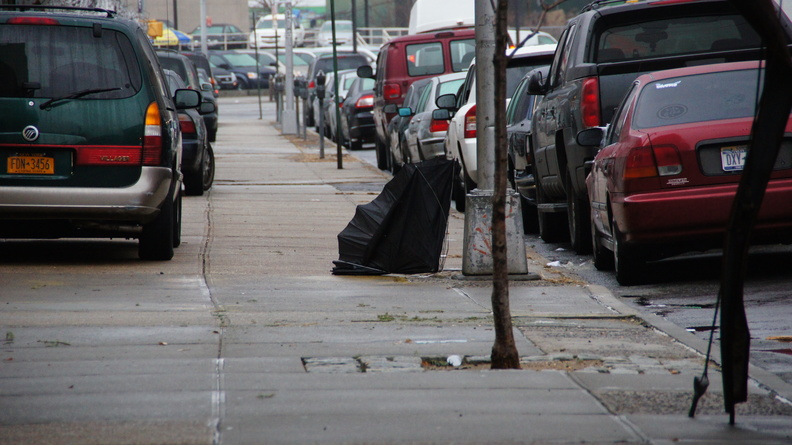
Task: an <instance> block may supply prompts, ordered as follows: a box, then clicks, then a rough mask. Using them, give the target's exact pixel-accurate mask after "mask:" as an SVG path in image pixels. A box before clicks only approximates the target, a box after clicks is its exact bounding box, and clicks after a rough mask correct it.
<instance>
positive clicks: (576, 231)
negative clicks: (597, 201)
mask: <svg viewBox="0 0 792 445" xmlns="http://www.w3.org/2000/svg"><path fill="white" fill-rule="evenodd" d="M571 183H572V182H571V178H569V177H567V223H568V225H569V240H570V241H571V243H572V248H573V249H574V250H575V252H577V253H578V254H581V255H584V254H587V253H589V249H591V239H590V236H591V229H590V228H589V227H588V226H589V223H590V222H591V218H590V216H589V215H590V211H589V205H588V201H587V200H584V199H580V198H578V197H576V196H575V193H574V190H573V189H572V186H571Z"/></svg>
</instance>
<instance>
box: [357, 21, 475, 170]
mask: <svg viewBox="0 0 792 445" xmlns="http://www.w3.org/2000/svg"><path fill="white" fill-rule="evenodd" d="M475 47H476V31H475V30H474V29H472V28H468V29H453V30H444V31H442V32H436V33H435V32H428V33H424V34H414V35H407V36H402V37H396V38H394V39H392V40H390V41H389V42H387V43H385V44H384V45H382V47H381V48H380V51H379V53H378V55H377V63H376V67H377V70H376V73H375V72H374V70H373V69H371V68H370V67H369V68H366V67H362V68H361V69H360V70H359V71H358V75H359V76H360V77H371V78H373V79H375V80H376V83H375V85H374V124H375V128H376V131H377V137H376V139H375V144H376V148H375V149H376V154H377V166H378V167H379V168H380V169H383V170H384V169H387V168H388V166H389V154H390V153H391V152H393V151H394V150H393V149H391V148H390V147H389V146H388V143H389V142H390V137H389V135H388V123H389V122H390V120H391V119H392V118H393V117H394V116H395V115H396V111H397V109H398V107H399V106H401V105H402V104H403V103H404V95H405V94H406V93H407V88H409V86H410V84H412V83H413V82H415V81H416V80H420V79H425V78H427V77H433V76H438V75H440V74H447V73H454V72H460V71H464V70H465V69H467V68H468V66H469V65H470V61H471V60H472V58H473V56H474V54H475ZM388 105H393V106H390V107H388ZM386 107H387V111H386Z"/></svg>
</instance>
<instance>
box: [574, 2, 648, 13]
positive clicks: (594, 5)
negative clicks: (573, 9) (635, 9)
mask: <svg viewBox="0 0 792 445" xmlns="http://www.w3.org/2000/svg"><path fill="white" fill-rule="evenodd" d="M639 1H640V0H594V1H593V2H591V3H589V4H588V5H586V6H584V7H583V9H581V10H580V12H581V13H583V12H588V11H591V10H594V9H599V8H601V7H603V6H611V5H616V4H629V3H638V2H639Z"/></svg>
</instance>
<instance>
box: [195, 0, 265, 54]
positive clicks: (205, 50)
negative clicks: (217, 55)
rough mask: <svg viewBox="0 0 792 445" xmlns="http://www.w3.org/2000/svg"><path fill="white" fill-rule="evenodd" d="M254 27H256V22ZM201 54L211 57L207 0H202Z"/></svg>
mask: <svg viewBox="0 0 792 445" xmlns="http://www.w3.org/2000/svg"><path fill="white" fill-rule="evenodd" d="M253 26H256V23H255V20H254V22H253ZM201 52H202V53H204V54H205V55H206V57H209V47H208V44H207V42H206V0H201Z"/></svg>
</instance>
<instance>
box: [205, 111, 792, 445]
mask: <svg viewBox="0 0 792 445" xmlns="http://www.w3.org/2000/svg"><path fill="white" fill-rule="evenodd" d="M223 100H225V101H230V100H234V101H235V103H240V102H241V103H243V104H245V103H249V104H252V101H253V100H254V99H252V98H233V99H231V98H227V99H221V107H223V106H224V105H223ZM246 101H248V102H246ZM265 107H266V114H265V118H264V119H263V120H256V119H237V120H234V121H229V120H225V121H222V122H221V125H222V126H221V134H222V135H223V136H222V137H221V139H219V140H218V143H217V145H216V147H215V152H216V157H217V175H216V182H215V187H214V188H213V189H212V190H211V192H210V193H209V194H208V196H207V197H206V198H205V199H204V200H202V201H194V202H195V204H193V205H195V206H197V207H195V208H192V209H190V211H191V212H193V213H198V214H200V213H203V214H204V215H205V217H206V221H208V223H207V225H206V229H205V233H204V234H203V235H202V239H203V240H204V248H203V251H202V255H203V256H204V258H205V259H204V273H205V276H206V282H207V284H208V291H209V294H210V299H211V301H212V303H213V306H214V307H213V314H214V316H215V317H216V318H217V320H218V324H219V326H220V328H219V332H220V337H221V338H220V341H219V353H218V357H217V359H216V361H215V362H216V367H215V371H214V373H215V382H216V385H215V388H214V390H213V391H212V400H213V401H214V402H213V405H212V414H211V419H212V420H211V424H212V428H213V429H216V432H215V437H214V441H215V443H223V444H246V443H471V444H473V443H476V444H478V443H677V442H685V443H697V444H698V443H711V444H723V443H734V444H748V443H756V444H760V443H761V444H772V443H779V444H780V443H791V442H792V421H790V420H791V419H792V417H790V416H791V415H792V407H790V406H789V405H788V404H786V403H783V401H782V400H779V398H778V397H776V396H777V395H778V394H777V393H776V392H774V391H772V390H771V389H772V385H766V384H765V385H763V384H762V383H763V382H761V381H755V380H754V381H752V382H751V398H750V401H749V402H748V403H745V404H740V405H739V406H738V415H737V425H736V426H734V427H730V426H729V425H728V415H726V414H724V413H723V412H722V411H723V408H722V400H721V383H720V378H719V377H720V375H719V373H718V371H717V366H712V367H710V380H711V381H712V383H711V385H710V389H709V393H708V394H707V396H705V398H704V399H703V400H702V401H701V403H700V404H699V409H698V416H697V417H696V418H695V419H690V418H688V417H687V411H688V409H689V407H690V401H691V396H692V383H693V378H694V376H696V375H700V373H701V371H702V369H703V365H704V359H703V357H702V356H701V355H700V354H699V353H697V352H696V351H695V350H694V349H692V348H691V347H689V346H687V345H685V344H683V343H681V342H680V341H679V338H680V337H684V331H682V332H673V333H672V335H674V336H675V337H676V338H674V336H670V335H668V334H666V333H664V332H662V330H670V331H673V330H674V329H675V328H674V327H673V326H670V325H668V324H664V323H663V321H662V320H657V319H656V318H655V319H652V318H651V316H645V314H641V313H636V312H635V311H634V310H632V309H630V308H628V307H627V306H626V305H624V304H622V303H621V302H619V301H618V300H617V299H616V298H614V297H613V296H612V295H611V294H610V292H608V291H607V289H604V288H601V287H596V286H589V285H587V284H586V283H582V282H577V281H575V280H573V279H570V278H569V277H566V276H564V275H561V274H560V273H559V272H557V271H555V270H552V269H550V268H546V267H545V266H544V265H545V263H546V261H545V260H544V259H543V258H541V257H539V256H538V255H536V254H535V253H533V252H532V251H530V248H529V253H528V257H529V258H528V263H529V270H530V271H531V272H533V273H535V274H538V275H539V276H540V277H541V279H540V280H536V281H513V282H512V283H511V288H510V297H511V310H512V315H513V316H514V322H515V328H514V329H515V331H514V333H515V336H516V338H517V348H518V350H519V352H520V354H521V356H522V357H523V360H522V362H523V370H514V371H491V370H488V367H487V356H488V354H489V352H490V349H491V347H492V343H493V341H494V333H493V330H492V321H491V309H490V308H491V304H490V296H491V286H490V283H489V282H488V281H481V280H467V279H463V278H461V276H460V275H461V274H460V269H461V261H462V259H461V251H462V230H463V223H464V220H463V215H462V214H459V213H457V212H455V211H453V210H452V218H451V221H450V223H449V228H448V237H447V241H448V249H447V255H446V258H445V269H444V271H443V272H441V273H438V274H426V275H410V276H401V275H399V276H394V275H388V276H381V277H354V276H333V275H332V274H331V273H330V270H331V268H332V266H333V265H332V261H333V260H335V259H337V258H338V245H337V241H336V235H337V234H338V233H339V232H340V231H341V230H342V229H343V228H344V227H345V226H346V224H347V223H348V222H349V220H350V219H351V218H352V216H353V215H354V211H355V206H356V205H358V204H362V203H366V202H369V201H371V200H372V199H374V197H376V195H377V194H378V192H379V190H380V189H381V187H382V185H384V184H385V183H386V182H387V180H388V179H389V178H388V175H386V174H384V173H383V172H380V171H379V170H377V169H376V168H374V167H372V166H370V165H367V164H365V163H363V162H361V161H360V160H358V159H357V158H356V157H355V156H354V155H353V154H349V153H347V154H346V155H345V156H344V159H343V164H344V168H343V169H342V170H339V169H338V168H337V164H336V158H335V157H334V156H330V155H328V157H327V158H326V159H324V160H321V159H319V158H318V148H317V144H316V136H315V133H313V132H310V137H309V138H308V140H307V141H303V140H302V139H301V138H299V137H284V136H281V135H280V134H279V131H278V130H277V128H275V127H274V126H273V125H272V120H273V117H274V116H273V111H274V110H273V106H272V104H269V103H267V104H266V105H265ZM327 147H328V151H327V153H328V154H329V153H333V152H334V150H335V146H334V145H330V144H329V143H328V146H327ZM195 229H198V227H196V228H195ZM647 320H648V321H647ZM653 323H654V325H655V326H653ZM657 325H659V328H660V329H658V326H657ZM690 337H691V338H693V337H692V336H690ZM452 355H459V356H460V357H463V358H464V359H465V363H464V364H463V366H461V367H459V368H453V367H448V366H444V365H445V362H446V359H447V358H448V357H449V356H452ZM759 371H761V370H759ZM785 390H786V388H781V392H783V391H785ZM782 395H786V394H782ZM787 396H788V395H787Z"/></svg>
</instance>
